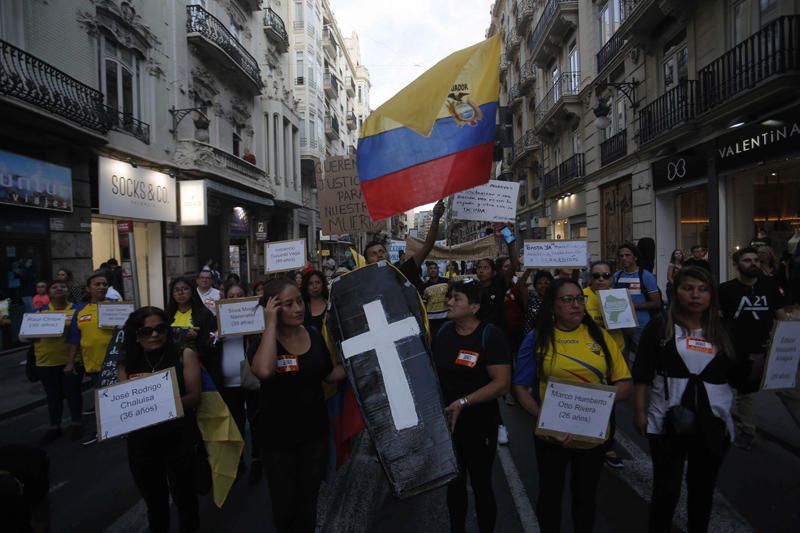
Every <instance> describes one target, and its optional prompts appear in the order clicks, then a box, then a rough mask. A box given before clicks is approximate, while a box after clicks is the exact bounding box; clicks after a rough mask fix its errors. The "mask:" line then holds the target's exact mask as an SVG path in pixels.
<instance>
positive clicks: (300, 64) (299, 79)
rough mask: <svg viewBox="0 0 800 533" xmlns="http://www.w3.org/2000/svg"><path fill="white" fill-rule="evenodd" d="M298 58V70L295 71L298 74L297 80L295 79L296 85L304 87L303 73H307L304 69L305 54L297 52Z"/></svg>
mask: <svg viewBox="0 0 800 533" xmlns="http://www.w3.org/2000/svg"><path fill="white" fill-rule="evenodd" d="M296 58H297V59H296V61H297V64H296V67H297V68H296V69H295V72H296V73H297V78H296V79H295V83H296V84H297V85H303V83H304V80H303V72H305V70H304V67H303V52H297V55H296Z"/></svg>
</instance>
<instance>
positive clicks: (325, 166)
mask: <svg viewBox="0 0 800 533" xmlns="http://www.w3.org/2000/svg"><path fill="white" fill-rule="evenodd" d="M316 178H317V198H318V199H319V217H320V222H321V224H322V233H324V234H325V235H343V234H349V235H357V234H359V233H361V232H364V231H369V232H372V233H377V232H379V231H383V230H385V229H387V228H386V222H373V221H372V219H371V218H370V216H369V211H367V204H366V202H364V198H363V197H362V195H361V186H360V185H359V182H358V166H357V165H356V158H355V157H354V156H333V157H327V158H326V159H325V161H324V162H320V163H317V165H316Z"/></svg>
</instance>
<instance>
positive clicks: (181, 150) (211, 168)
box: [175, 139, 274, 195]
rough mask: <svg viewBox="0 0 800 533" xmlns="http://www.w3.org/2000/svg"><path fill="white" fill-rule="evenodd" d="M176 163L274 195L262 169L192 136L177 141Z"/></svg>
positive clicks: (193, 171)
mask: <svg viewBox="0 0 800 533" xmlns="http://www.w3.org/2000/svg"><path fill="white" fill-rule="evenodd" d="M175 164H176V165H177V166H178V167H179V168H181V169H183V170H185V171H187V172H188V173H190V174H192V173H194V174H197V175H206V174H212V175H214V176H218V177H220V178H222V179H224V180H227V181H231V182H234V183H239V184H242V185H247V186H248V187H251V188H255V189H259V190H261V191H266V192H267V193H269V194H273V195H274V190H272V189H271V186H270V185H269V184H268V183H267V175H266V173H265V172H264V171H263V170H262V169H260V168H259V167H257V166H256V165H252V164H250V163H248V162H247V161H245V160H244V159H242V158H241V157H237V156H235V155H233V154H231V153H229V152H226V151H225V150H221V149H219V148H217V147H216V146H211V145H210V144H206V143H203V142H200V141H195V140H193V139H183V140H179V141H178V143H177V146H176V148H175Z"/></svg>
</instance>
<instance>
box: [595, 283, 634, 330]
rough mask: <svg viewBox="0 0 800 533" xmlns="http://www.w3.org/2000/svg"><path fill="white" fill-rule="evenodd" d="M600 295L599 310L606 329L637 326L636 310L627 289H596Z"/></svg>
mask: <svg viewBox="0 0 800 533" xmlns="http://www.w3.org/2000/svg"><path fill="white" fill-rule="evenodd" d="M597 296H599V297H600V310H601V311H602V313H603V322H605V324H606V329H623V328H635V327H638V326H639V321H638V320H637V318H636V310H635V309H634V307H633V302H632V301H631V296H630V294H628V289H607V290H603V291H597Z"/></svg>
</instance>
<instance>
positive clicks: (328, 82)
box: [322, 69, 339, 95]
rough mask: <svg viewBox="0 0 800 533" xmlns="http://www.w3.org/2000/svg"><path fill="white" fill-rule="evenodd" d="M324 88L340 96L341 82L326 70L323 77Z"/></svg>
mask: <svg viewBox="0 0 800 533" xmlns="http://www.w3.org/2000/svg"><path fill="white" fill-rule="evenodd" d="M322 88H323V89H324V90H326V91H330V92H331V93H332V94H334V95H336V94H339V82H338V81H337V80H336V76H334V75H333V73H331V71H330V70H328V69H325V72H324V73H323V75H322Z"/></svg>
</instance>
